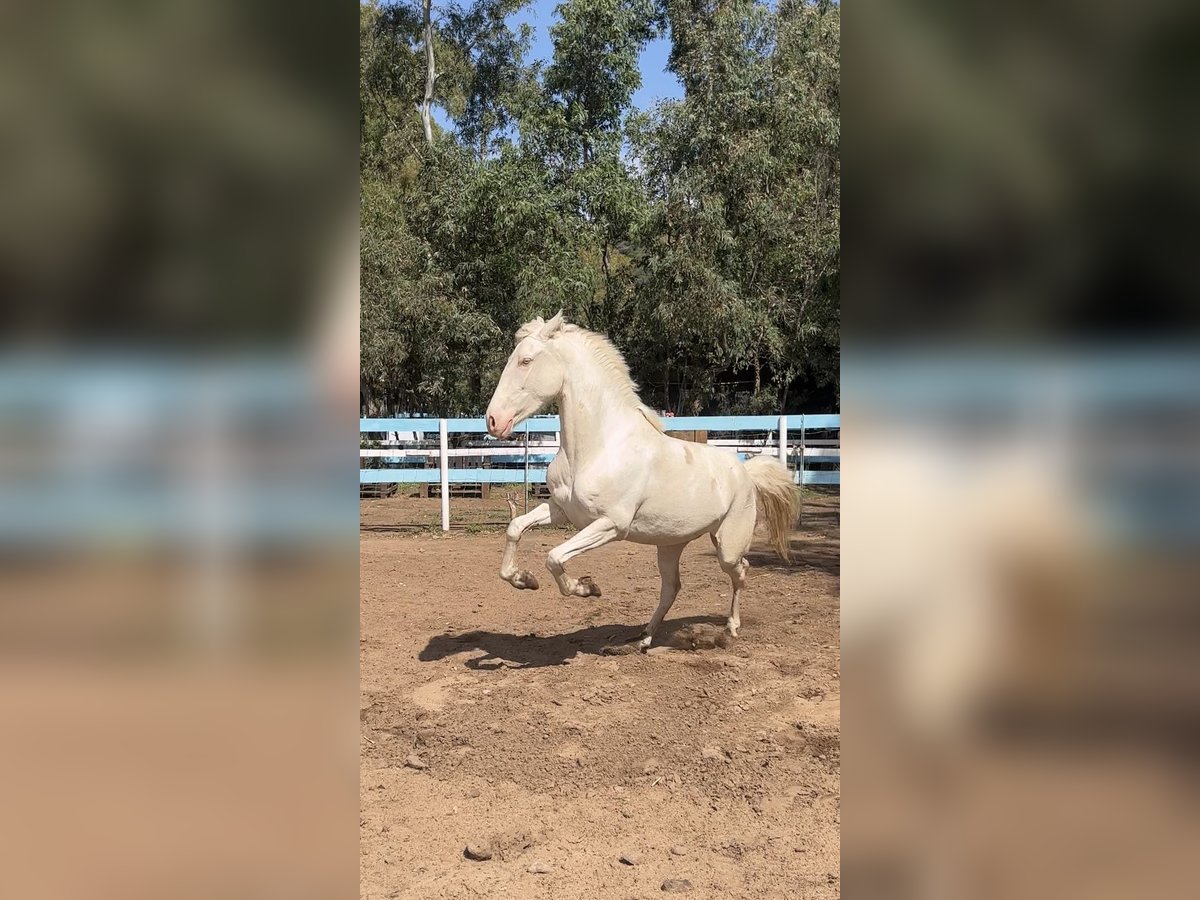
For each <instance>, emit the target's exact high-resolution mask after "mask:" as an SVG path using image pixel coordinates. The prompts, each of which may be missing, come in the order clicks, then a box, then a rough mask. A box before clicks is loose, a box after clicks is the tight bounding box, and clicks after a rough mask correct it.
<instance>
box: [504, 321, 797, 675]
mask: <svg viewBox="0 0 1200 900" xmlns="http://www.w3.org/2000/svg"><path fill="white" fill-rule="evenodd" d="M554 401H556V402H557V405H558V409H559V416H560V420H561V423H562V429H561V430H562V447H561V449H560V450H559V452H558V454H557V455H556V456H555V457H554V460H553V461H552V462H551V463H550V467H549V469H548V470H547V472H546V483H547V486H548V488H549V491H550V499H549V501H548V502H546V503H543V504H541V505H540V506H538V507H537V508H536V509H533V510H531V511H530V512H528V513H526V514H525V515H521V516H517V517H515V518H513V519H512V520H511V521H510V522H509V525H508V530H507V532H506V535H505V545H504V555H503V558H502V561H501V564H500V577H501V579H503V580H504V581H506V582H508V583H509V584H511V585H512V586H513V587H515V588H518V589H522V590H537V588H538V587H539V584H538V580H537V578H536V577H535V576H534V575H533V573H532V572H530V571H528V570H525V569H521V568H518V566H517V548H518V545H519V544H520V541H521V536H522V535H523V534H524V533H525V532H526V531H528V530H529V529H530V528H532V527H534V526H536V525H545V524H547V523H549V524H552V525H566V524H568V523H570V524H571V525H574V526H575V527H576V528H577V529H578V531H577V532H576V533H575V534H574V535H573V536H572V537H570V538H569V539H568V540H566V541H564V542H563V543H561V544H559V545H558V546H557V547H555V548H553V549H552V550H551V551H550V552H549V554H548V555H547V557H546V568H547V569H548V570H549V571H550V574H551V575H552V576H553V577H554V580H555V582H556V583H557V584H558V589H559V591H560V592H561V593H562V595H563V596H564V597H570V596H575V597H599V596H600V587H599V586H598V585H597V584H596V582H595V581H594V580H593V579H592V578H591V577H590V576H584V577H582V578H573V577H571V576H570V575H568V574H567V571H566V566H567V563H569V562H570V561H571V560H572V559H574V558H575V557H576V556H579V555H580V554H581V553H586V552H587V551H589V550H594V549H595V548H597V547H602V546H604V545H605V544H608V543H610V542H612V541H617V540H626V541H633V542H635V543H639V544H653V545H655V546H657V548H658V571H659V575H660V576H661V578H662V586H661V590H660V594H659V601H658V606H657V608H656V609H655V610H654V615H653V616H652V617H651V619H650V622H649V624H647V625H646V627H645V629H644V630H643V631H642V634H641V636H640V637H639V638H638V639H636V647H637V649H639V650H642V651H643V652H644V651H645V650H647V649H648V648H649V646H650V642H651V641H652V640H653V639H654V633H655V632H656V631H657V630H658V627H659V625H661V624H662V621H663V618H664V617H665V616H666V615H667V612H668V611H669V610H670V609H671V604H673V603H674V602H675V598H676V596H678V594H679V589H680V588H681V587H682V584H681V582H680V579H679V558H680V556H681V555H682V554H683V548H684V547H685V546H687V545H688V544H689V543H691V542H692V541H693V540H695V539H696V538H698V537H700V536H701V535H704V534H707V535H709V537H710V539H711V540H712V543H713V545H714V546H715V547H716V551H717V561H718V563H719V564H720V566H721V569H722V570H723V571H724V572H725V573H726V574H727V575H728V576H729V579H730V582H731V584H732V591H733V595H732V599H731V600H730V605H729V616H728V618H727V620H726V627H727V628H728V631H729V634H730V636H731V637H737V634H738V629H739V628H740V627H741V614H740V609H741V597H742V590H743V589H744V588H745V586H746V572H747V570H748V569H749V563H748V562H747V561H746V556H745V554H746V551H747V550H748V549H749V548H750V542H751V540H752V539H753V535H754V529H755V526H756V525H757V524H758V521H759V518H760V517H761V518H762V519H764V520H765V522H766V525H767V527H768V530H769V534H770V539H771V543H772V545H773V547H774V548H775V551H776V552H777V553H778V554H779V556H780V557H781V558H782V559H783V560H784V561H785V562H790V554H789V547H788V537H789V533H790V530H791V526H792V523H793V522H794V521H795V519H796V515H797V513H798V511H799V504H800V494H799V489H798V488H797V487H796V485H795V484H794V483H793V480H792V476H791V475H790V474H789V472H788V470H787V468H786V467H785V466H784V465H782V464H781V463H780V462H779V461H778V460H775V459H773V458H770V457H767V456H755V457H752V458H750V459H749V460H747V461H746V462H742V461H741V460H740V459H739V458H738V457H737V456H736V455H735V454H731V453H729V452H728V451H724V450H719V449H717V448H714V447H709V446H707V445H705V444H693V443H688V442H685V441H681V440H677V439H675V438H671V437H668V436H667V435H666V434H665V433H664V431H663V427H662V424H661V422H660V421H659V418H658V416H657V415H656V414H655V413H654V412H653V410H651V409H649V408H648V407H647V406H645V405H644V404H643V403H642V402H641V400H640V398H639V397H638V393H637V386H636V385H635V384H634V383H633V380H632V379H631V378H630V376H629V367H628V366H627V365H626V364H625V360H624V358H623V357H622V356H621V354H620V352H619V351H618V350H617V349H616V348H615V347H614V346H613V345H612V344H611V343H610V342H609V341H608V340H607V339H606V338H605V337H604V336H602V335H600V334H597V333H595V332H592V331H588V330H587V329H585V328H581V327H579V326H578V325H572V324H568V323H567V322H565V321H564V319H563V313H562V311H561V310H560V311H559V313H558V315H556V316H554V317H553V318H551V319H550V320H549V321H545V320H543V319H542V317H540V316H539V317H537V318H536V319H533V320H532V321H530V322H526V323H525V324H524V325H522V326H521V327H520V329H518V330H517V333H516V346H515V347H514V349H513V352H512V354H511V355H510V356H509V359H508V362H507V363H506V365H505V367H504V371H503V372H502V373H501V375H500V380H499V382H498V383H497V385H496V390H495V392H494V393H493V394H492V398H491V401H490V402H489V403H488V407H487V430H488V433H489V434H491V435H492V436H493V437H497V438H507V437H510V436H511V435H512V433H513V429H514V428H515V427H516V426H517V425H518V424H520V423H521V422H523V421H524V420H525V419H527V418H529V417H530V416H532V415H534V414H536V413H538V412H540V411H541V410H542V409H544V408H546V406H547V405H549V404H550V403H551V402H554Z"/></svg>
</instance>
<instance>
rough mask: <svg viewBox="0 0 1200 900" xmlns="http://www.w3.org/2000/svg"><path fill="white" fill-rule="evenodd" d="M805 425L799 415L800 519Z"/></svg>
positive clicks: (802, 516) (802, 507)
mask: <svg viewBox="0 0 1200 900" xmlns="http://www.w3.org/2000/svg"><path fill="white" fill-rule="evenodd" d="M806 430H807V426H806V425H805V424H804V416H801V417H800V474H799V478H800V519H799V521H803V520H804V438H805V437H806Z"/></svg>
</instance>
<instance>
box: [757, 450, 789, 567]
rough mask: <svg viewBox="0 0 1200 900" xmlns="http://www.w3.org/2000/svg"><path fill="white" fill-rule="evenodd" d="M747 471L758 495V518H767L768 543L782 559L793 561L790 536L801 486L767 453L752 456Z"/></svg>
mask: <svg viewBox="0 0 1200 900" xmlns="http://www.w3.org/2000/svg"><path fill="white" fill-rule="evenodd" d="M746 471H747V472H748V473H749V475H750V480H751V481H752V482H754V491H755V493H756V494H757V495H758V518H759V521H764V520H765V521H766V523H767V531H768V532H769V534H770V536H771V546H772V547H774V548H775V552H776V553H778V554H779V556H780V558H781V559H782V560H783V561H784V562H791V561H792V554H791V547H790V546H789V538H790V537H791V532H792V523H793V522H795V521H796V516H798V515H799V513H800V489H799V488H798V487H797V486H796V485H795V483H793V481H792V475H791V473H790V472H788V470H787V467H786V466H784V465H782V464H781V463H780V462H779V460H777V459H774V458H773V457H770V456H752V457H750V459H748V460H746Z"/></svg>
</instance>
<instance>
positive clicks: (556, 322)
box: [539, 309, 563, 341]
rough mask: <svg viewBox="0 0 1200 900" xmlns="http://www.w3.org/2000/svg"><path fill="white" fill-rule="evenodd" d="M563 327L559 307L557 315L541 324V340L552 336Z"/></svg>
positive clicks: (561, 313)
mask: <svg viewBox="0 0 1200 900" xmlns="http://www.w3.org/2000/svg"><path fill="white" fill-rule="evenodd" d="M562 327H563V311H562V310H561V309H560V310H559V311H558V315H557V316H555V317H554V318H553V319H551V320H550V321H549V322H547V323H546V324H545V325H543V326H542V330H541V333H540V335H539V336H540V337H541V339H542V340H543V341H545V340H549V339H550V338H552V337H554V335H556V334H557V333H558V332H559V331H560V330H561V329H562Z"/></svg>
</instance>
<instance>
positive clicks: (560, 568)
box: [546, 517, 620, 597]
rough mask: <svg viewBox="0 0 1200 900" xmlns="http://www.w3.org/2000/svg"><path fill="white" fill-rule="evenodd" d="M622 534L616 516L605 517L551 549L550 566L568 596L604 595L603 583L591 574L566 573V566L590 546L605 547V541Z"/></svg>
mask: <svg viewBox="0 0 1200 900" xmlns="http://www.w3.org/2000/svg"><path fill="white" fill-rule="evenodd" d="M619 537H620V533H619V529H618V528H617V526H616V524H615V523H614V522H613V521H612V519H609V518H607V517H601V518H599V519H597V520H596V521H595V522H593V523H592V524H591V525H589V526H588V527H587V528H584V529H583V530H581V531H580V532H579V533H578V534H575V535H574V536H572V537H571V539H570V540H567V541H563V542H562V543H561V544H559V545H558V546H557V547H555V548H554V549H553V550H551V551H550V553H549V554H548V555H547V556H546V568H547V569H549V570H550V574H551V575H553V576H554V580H555V581H557V582H558V589H559V591H561V592H562V595H563V596H564V597H571V596H575V597H599V596H600V586H599V585H597V584H596V582H594V581H592V579H591V578H590V577H586V576H585V577H583V578H580V579H575V578H572V577H571V576H570V575H568V574H567V573H566V571H565V568H564V567H565V566H566V564H567V563H568V562H570V561H571V560H572V559H574V558H575V557H576V556H578V555H579V554H580V553H586V552H587V551H589V550H594V549H595V548H596V547H603V546H604V545H605V544H607V543H609V542H610V541H615V540H617V539H618V538H619Z"/></svg>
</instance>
